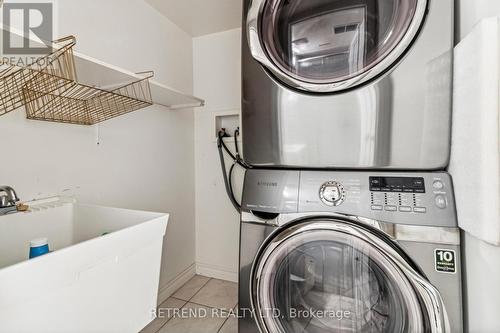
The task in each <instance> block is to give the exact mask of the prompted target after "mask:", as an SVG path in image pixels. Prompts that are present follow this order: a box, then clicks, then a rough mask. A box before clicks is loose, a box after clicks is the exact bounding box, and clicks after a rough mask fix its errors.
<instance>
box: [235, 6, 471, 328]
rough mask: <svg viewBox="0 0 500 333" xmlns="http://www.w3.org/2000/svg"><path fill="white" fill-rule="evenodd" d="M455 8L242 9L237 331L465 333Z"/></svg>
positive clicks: (335, 7)
mask: <svg viewBox="0 0 500 333" xmlns="http://www.w3.org/2000/svg"><path fill="white" fill-rule="evenodd" d="M453 10H454V4H453V0H244V20H243V45H242V57H243V59H242V67H243V68H242V74H243V75H242V76H243V101H242V133H243V149H244V155H245V162H246V164H248V165H250V166H251V168H250V169H249V170H248V171H247V172H246V176H245V182H244V190H243V201H242V213H241V222H242V223H241V243H240V247H241V248H240V284H239V288H240V290H239V307H240V315H241V317H242V318H240V320H239V332H240V333H257V332H263V333H295V332H304V333H326V332H391V333H393V332H462V330H463V325H462V297H461V265H460V234H459V230H458V227H457V218H456V209H455V204H454V195H453V184H452V180H451V178H450V176H449V175H448V174H447V173H446V172H445V169H446V167H447V164H448V160H449V153H450V133H451V128H450V127H451V111H452V110H451V108H452V107H451V105H452V103H451V100H452V64H453V17H454V13H453Z"/></svg>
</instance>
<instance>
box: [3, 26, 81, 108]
mask: <svg viewBox="0 0 500 333" xmlns="http://www.w3.org/2000/svg"><path fill="white" fill-rule="evenodd" d="M75 43H76V40H75V37H73V36H69V37H66V38H63V39H60V40H57V41H55V42H54V45H56V46H57V47H58V49H57V50H55V51H54V52H53V53H51V54H49V55H47V56H44V57H40V58H38V59H37V60H36V61H35V62H34V63H33V64H30V65H29V66H26V67H21V66H18V65H17V64H12V63H9V62H5V61H2V62H0V116H1V115H4V114H6V113H9V112H12V111H14V110H16V109H18V108H19V107H21V106H23V105H25V104H26V103H27V101H26V100H25V97H24V94H23V88H24V87H25V86H26V84H27V83H28V82H30V81H31V80H33V79H34V78H35V77H36V76H37V75H55V76H58V77H61V78H65V79H67V80H71V81H75V80H76V69H75V63H74V57H73V46H74V45H75Z"/></svg>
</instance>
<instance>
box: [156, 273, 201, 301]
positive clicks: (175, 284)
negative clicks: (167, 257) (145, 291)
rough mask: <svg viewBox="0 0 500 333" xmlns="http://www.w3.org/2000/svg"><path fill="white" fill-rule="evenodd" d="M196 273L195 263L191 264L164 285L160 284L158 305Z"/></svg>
mask: <svg viewBox="0 0 500 333" xmlns="http://www.w3.org/2000/svg"><path fill="white" fill-rule="evenodd" d="M195 275H196V264H192V265H191V266H189V267H188V268H187V269H185V270H184V271H183V272H182V273H180V274H179V275H177V276H176V277H175V278H173V279H172V280H171V281H170V282H168V283H167V284H166V285H164V286H160V290H159V292H158V305H160V304H161V303H163V302H165V301H166V300H167V298H169V297H170V296H172V295H173V294H174V293H175V292H176V291H177V290H178V289H179V288H180V287H182V286H183V285H185V284H186V282H188V281H189V280H190V279H191V278H192V277H193V276H195Z"/></svg>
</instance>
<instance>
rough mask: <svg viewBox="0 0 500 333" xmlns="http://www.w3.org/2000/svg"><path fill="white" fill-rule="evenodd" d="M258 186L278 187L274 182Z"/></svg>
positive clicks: (259, 183)
mask: <svg viewBox="0 0 500 333" xmlns="http://www.w3.org/2000/svg"><path fill="white" fill-rule="evenodd" d="M257 185H258V186H265V187H278V183H275V182H262V181H261V182H258V183H257Z"/></svg>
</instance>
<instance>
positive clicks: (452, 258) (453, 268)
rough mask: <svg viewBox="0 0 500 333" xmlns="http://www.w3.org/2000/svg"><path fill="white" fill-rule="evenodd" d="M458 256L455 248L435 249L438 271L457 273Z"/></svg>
mask: <svg viewBox="0 0 500 333" xmlns="http://www.w3.org/2000/svg"><path fill="white" fill-rule="evenodd" d="M456 261H457V256H456V253H455V251H453V250H444V249H435V250H434V262H435V267H436V271H438V272H440V273H448V274H455V273H456V272H457V263H456Z"/></svg>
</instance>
